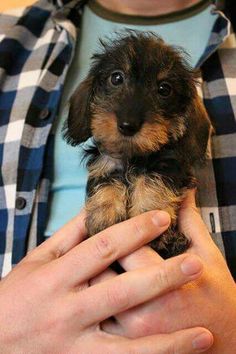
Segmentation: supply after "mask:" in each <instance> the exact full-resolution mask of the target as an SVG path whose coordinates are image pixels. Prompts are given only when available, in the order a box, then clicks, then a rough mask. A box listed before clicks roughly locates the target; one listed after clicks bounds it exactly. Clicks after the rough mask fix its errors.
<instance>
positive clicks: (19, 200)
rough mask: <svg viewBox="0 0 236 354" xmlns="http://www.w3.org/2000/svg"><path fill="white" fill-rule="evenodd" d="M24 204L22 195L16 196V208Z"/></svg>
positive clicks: (19, 208)
mask: <svg viewBox="0 0 236 354" xmlns="http://www.w3.org/2000/svg"><path fill="white" fill-rule="evenodd" d="M25 206H26V200H25V198H23V197H18V198H16V209H18V210H22V209H24V207H25Z"/></svg>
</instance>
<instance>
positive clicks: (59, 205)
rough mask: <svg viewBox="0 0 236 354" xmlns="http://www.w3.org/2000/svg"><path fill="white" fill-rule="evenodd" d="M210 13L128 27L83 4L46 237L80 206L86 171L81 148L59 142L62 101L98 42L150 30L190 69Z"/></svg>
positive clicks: (210, 7)
mask: <svg viewBox="0 0 236 354" xmlns="http://www.w3.org/2000/svg"><path fill="white" fill-rule="evenodd" d="M213 10H214V5H211V4H210V3H209V2H208V1H206V4H204V5H203V6H201V8H198V9H196V7H193V8H192V9H191V8H190V9H189V11H187V12H186V11H185V12H184V13H183V14H184V15H181V14H180V16H179V17H176V16H174V17H172V16H171V14H170V16H169V17H168V16H167V17H165V19H164V21H163V18H161V17H156V18H151V20H150V23H151V24H150V25H147V22H148V18H146V19H145V25H144V24H142V19H141V18H140V19H138V21H137V22H138V23H134V22H135V21H134V17H133V16H127V15H126V16H124V17H123V19H122V16H120V15H118V14H117V16H116V14H114V13H112V12H109V11H108V10H105V9H103V8H101V6H100V5H98V4H96V3H94V1H93V2H91V3H89V4H88V5H86V6H85V8H84V12H83V17H82V27H81V31H80V36H79V39H78V43H77V45H76V49H75V55H74V59H73V62H72V65H71V67H70V69H69V72H68V75H67V78H66V82H65V86H64V90H63V95H62V101H61V104H60V109H59V116H58V120H57V122H56V125H55V127H54V128H55V148H54V166H53V172H54V173H53V174H54V179H53V182H52V185H51V191H50V213H49V219H48V223H47V228H46V232H45V235H46V236H50V235H52V234H53V233H54V232H55V231H56V230H57V229H59V228H60V227H61V226H62V225H64V224H65V223H66V222H67V221H68V220H70V219H71V218H72V217H73V216H75V215H76V214H77V213H78V212H79V211H80V209H81V208H82V207H83V205H84V201H85V187H86V182H87V171H86V168H85V166H84V164H81V157H82V152H83V150H82V147H81V146H79V147H72V146H70V145H68V144H67V143H66V142H65V141H64V140H63V137H62V127H63V124H64V121H65V119H66V118H67V115H68V109H69V107H68V100H69V98H70V97H71V95H72V94H73V92H74V91H75V89H76V88H77V87H78V85H79V83H80V82H81V81H82V80H83V79H84V78H85V77H86V75H87V73H88V71H89V67H90V64H91V59H90V58H91V56H92V54H93V53H95V52H97V51H99V50H100V46H99V38H103V39H104V38H115V36H116V32H119V31H120V30H122V31H123V30H124V29H125V28H129V29H134V30H139V31H152V32H155V33H156V34H158V35H159V36H160V37H162V38H163V39H164V40H165V41H166V42H167V43H169V44H173V45H178V46H181V47H183V48H184V50H185V51H186V52H187V53H188V54H189V56H190V57H189V59H190V64H191V65H192V66H193V67H195V66H196V64H197V62H198V60H199V58H200V57H201V55H202V54H203V52H204V50H205V48H206V46H207V42H208V39H209V36H210V33H211V30H212V27H213V25H214V23H215V21H216V19H217V16H218V15H217V14H216V13H214V11H213ZM129 19H130V20H131V21H129ZM155 19H156V20H155ZM124 20H125V21H124ZM124 22H126V23H124ZM130 22H131V23H130Z"/></svg>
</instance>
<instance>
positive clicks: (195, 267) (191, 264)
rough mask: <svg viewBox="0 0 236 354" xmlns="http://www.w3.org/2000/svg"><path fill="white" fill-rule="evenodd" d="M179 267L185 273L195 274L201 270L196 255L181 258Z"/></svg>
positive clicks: (200, 264)
mask: <svg viewBox="0 0 236 354" xmlns="http://www.w3.org/2000/svg"><path fill="white" fill-rule="evenodd" d="M180 268H181V270H182V273H184V274H185V275H195V274H198V273H200V271H201V270H202V263H201V262H200V260H199V259H198V258H197V257H195V256H188V257H186V258H185V259H184V260H183V262H182V263H181V265H180Z"/></svg>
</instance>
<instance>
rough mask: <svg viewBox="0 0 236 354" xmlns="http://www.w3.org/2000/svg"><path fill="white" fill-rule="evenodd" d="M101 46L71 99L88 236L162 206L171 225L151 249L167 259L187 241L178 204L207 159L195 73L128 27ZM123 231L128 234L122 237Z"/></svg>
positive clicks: (174, 53) (71, 131)
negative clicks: (83, 148) (84, 177)
mask: <svg viewBox="0 0 236 354" xmlns="http://www.w3.org/2000/svg"><path fill="white" fill-rule="evenodd" d="M101 43H102V47H103V50H102V51H101V52H100V53H97V54H95V55H93V57H92V59H93V63H92V66H91V69H90V71H89V74H88V76H87V78H86V79H85V80H84V81H83V82H82V83H81V84H80V86H79V87H78V89H77V90H76V92H75V93H74V94H73V96H72V98H71V101H70V110H69V117H68V120H67V122H66V126H65V132H64V136H65V138H66V140H67V142H68V143H70V144H71V145H73V146H76V145H78V144H81V143H82V142H84V141H86V140H87V139H88V138H90V137H92V138H93V146H92V147H91V148H90V149H88V150H87V152H86V154H87V157H88V161H87V168H88V171H89V179H88V183H87V201H86V210H87V219H86V226H87V229H88V234H89V236H92V235H94V234H96V233H97V232H99V231H101V230H103V229H105V228H107V227H108V226H111V225H113V224H115V223H118V222H121V221H123V220H126V219H128V218H131V217H133V216H135V215H138V214H140V213H143V212H146V211H149V210H154V209H160V210H165V211H167V212H168V213H169V214H170V216H171V226H170V227H169V229H168V230H167V231H166V232H165V233H164V234H163V235H162V236H161V237H159V238H157V239H156V240H154V241H153V242H151V247H152V248H153V249H155V250H156V251H157V252H158V253H159V254H160V255H161V256H162V257H164V258H168V257H171V256H174V255H177V254H180V253H182V252H184V251H185V250H186V249H187V248H188V247H189V243H190V241H189V240H188V239H187V238H186V237H185V236H184V235H183V234H181V233H180V232H179V231H178V229H177V215H178V209H179V207H180V205H181V202H182V200H183V198H184V196H185V193H186V190H187V189H188V188H191V187H193V185H194V184H195V179H194V174H193V166H194V165H196V164H199V163H201V162H203V161H204V159H205V156H206V149H207V142H208V138H209V132H210V127H211V125H210V121H209V119H208V116H207V113H206V111H205V109H204V107H203V105H202V103H201V101H200V99H199V97H198V95H197V91H196V73H195V71H193V70H191V69H190V67H189V66H188V64H187V62H186V61H185V59H184V58H183V56H182V54H181V53H180V51H179V50H177V49H175V48H173V47H170V46H168V45H167V44H165V43H164V41H163V40H162V39H161V38H159V37H158V36H156V35H154V34H152V33H145V34H142V33H137V32H133V31H129V32H128V33H126V34H125V35H121V36H120V37H119V38H118V39H116V40H115V41H114V42H107V43H103V42H101ZM125 236H126V235H125Z"/></svg>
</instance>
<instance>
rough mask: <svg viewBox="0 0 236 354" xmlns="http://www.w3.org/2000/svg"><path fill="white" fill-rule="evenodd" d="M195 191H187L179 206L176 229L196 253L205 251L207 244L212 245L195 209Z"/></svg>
mask: <svg viewBox="0 0 236 354" xmlns="http://www.w3.org/2000/svg"><path fill="white" fill-rule="evenodd" d="M195 194H196V191H195V190H193V189H192V190H188V191H187V193H186V198H185V199H184V200H183V203H182V205H181V208H180V211H179V216H178V227H179V230H180V232H182V233H183V234H184V235H185V236H186V237H187V238H188V239H190V240H191V242H192V247H193V248H194V249H195V250H196V249H198V251H201V250H202V251H203V250H206V249H207V248H208V247H209V243H210V244H213V241H212V239H211V236H210V234H209V232H208V230H207V227H206V226H205V224H204V222H203V220H202V218H201V216H200V213H199V211H198V209H197V207H196V202H195Z"/></svg>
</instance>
